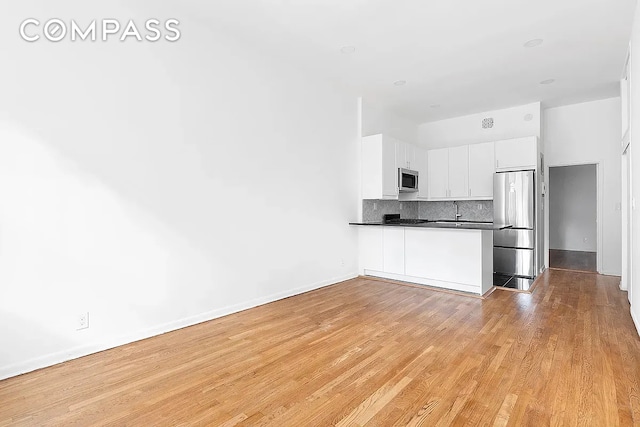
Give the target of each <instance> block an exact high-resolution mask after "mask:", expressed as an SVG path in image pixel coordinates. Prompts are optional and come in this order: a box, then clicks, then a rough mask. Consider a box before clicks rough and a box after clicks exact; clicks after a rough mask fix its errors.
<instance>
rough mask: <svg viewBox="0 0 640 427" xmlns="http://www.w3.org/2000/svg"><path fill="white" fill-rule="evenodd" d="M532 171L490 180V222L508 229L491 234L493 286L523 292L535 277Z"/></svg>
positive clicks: (503, 174) (534, 214) (534, 222)
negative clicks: (491, 181) (491, 188)
mask: <svg viewBox="0 0 640 427" xmlns="http://www.w3.org/2000/svg"><path fill="white" fill-rule="evenodd" d="M535 188H536V187H535V176H534V172H533V171H518V172H498V173H496V174H495V175H494V177H493V221H494V222H495V223H496V224H510V225H511V226H512V227H511V228H507V229H504V230H496V231H494V232H493V270H494V285H497V286H505V287H509V288H516V289H523V290H527V289H529V287H530V286H531V284H532V283H533V279H534V278H535V276H536V259H535V258H536V257H535V254H536V232H535V231H536V230H535V228H536V206H535V199H536V198H535V194H536V192H535Z"/></svg>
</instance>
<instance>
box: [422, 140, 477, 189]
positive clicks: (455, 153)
mask: <svg viewBox="0 0 640 427" xmlns="http://www.w3.org/2000/svg"><path fill="white" fill-rule="evenodd" d="M428 158H429V167H428V172H429V173H428V175H429V198H430V199H462V198H467V197H469V194H468V193H469V150H468V147H467V146H466V145H465V146H462V147H454V148H440V149H436V150H429V152H428Z"/></svg>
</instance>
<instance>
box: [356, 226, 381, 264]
mask: <svg viewBox="0 0 640 427" xmlns="http://www.w3.org/2000/svg"><path fill="white" fill-rule="evenodd" d="M382 229H383V227H359V230H358V267H359V270H360V274H364V270H373V271H382V269H383V268H384V264H383V261H382V260H383V249H382V248H383V237H382V231H383V230H382Z"/></svg>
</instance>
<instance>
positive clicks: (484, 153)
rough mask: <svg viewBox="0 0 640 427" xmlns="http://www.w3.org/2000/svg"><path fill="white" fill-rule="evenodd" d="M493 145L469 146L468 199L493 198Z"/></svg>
mask: <svg viewBox="0 0 640 427" xmlns="http://www.w3.org/2000/svg"><path fill="white" fill-rule="evenodd" d="M494 170H495V155H494V143H493V142H486V143H482V144H472V145H469V197H472V198H482V199H486V198H489V199H491V198H493V173H494Z"/></svg>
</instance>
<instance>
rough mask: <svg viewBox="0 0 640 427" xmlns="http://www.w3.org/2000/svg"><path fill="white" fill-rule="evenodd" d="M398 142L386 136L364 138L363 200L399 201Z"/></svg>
mask: <svg viewBox="0 0 640 427" xmlns="http://www.w3.org/2000/svg"><path fill="white" fill-rule="evenodd" d="M396 142H397V141H396V140H395V139H393V138H390V137H388V136H384V135H381V134H379V135H371V136H366V137H364V138H362V198H363V199H397V198H398V169H397V167H396Z"/></svg>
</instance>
